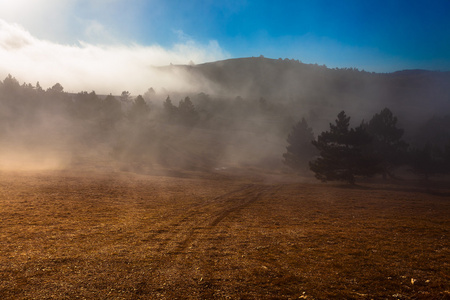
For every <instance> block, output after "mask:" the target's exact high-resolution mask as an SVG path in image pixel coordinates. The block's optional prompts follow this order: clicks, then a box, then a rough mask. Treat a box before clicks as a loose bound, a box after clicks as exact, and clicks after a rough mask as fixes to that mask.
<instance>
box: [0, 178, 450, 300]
mask: <svg viewBox="0 0 450 300" xmlns="http://www.w3.org/2000/svg"><path fill="white" fill-rule="evenodd" d="M0 220H1V223H0V298H1V299H331V298H334V299H450V238H449V235H450V187H448V188H446V187H445V185H443V186H441V187H438V188H434V189H432V190H427V189H425V188H421V187H418V186H417V185H415V184H412V183H401V184H399V183H380V182H378V183H369V182H365V183H361V185H360V186H356V187H348V186H345V185H340V184H336V183H328V184H323V183H320V182H316V181H314V180H312V179H311V180H303V179H301V178H292V177H289V176H287V177H286V176H284V175H276V174H275V175H271V176H265V177H262V176H260V177H255V176H245V175H243V174H239V175H233V174H232V172H228V173H227V172H222V173H221V171H215V172H212V173H202V172H191V173H186V172H181V171H180V172H172V173H166V174H164V173H161V174H153V175H149V174H135V173H132V172H123V171H122V172H121V171H115V172H106V171H104V172H103V171H95V172H87V171H82V170H79V171H39V172H37V171H34V172H31V171H28V172H12V171H9V172H6V171H3V172H0Z"/></svg>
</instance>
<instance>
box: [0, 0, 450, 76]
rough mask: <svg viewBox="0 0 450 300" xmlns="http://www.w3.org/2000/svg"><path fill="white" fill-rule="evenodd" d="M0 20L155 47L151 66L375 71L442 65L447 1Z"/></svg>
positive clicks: (35, 9) (212, 4)
mask: <svg viewBox="0 0 450 300" xmlns="http://www.w3.org/2000/svg"><path fill="white" fill-rule="evenodd" d="M0 20H2V21H3V25H2V26H3V27H2V28H0V30H3V31H5V30H6V31H8V30H9V31H8V32H9V33H8V34H9V35H10V36H11V33H10V32H11V31H14V32H16V31H20V30H21V31H22V33H21V34H24V35H27V36H28V37H29V38H32V39H33V43H40V44H39V45H41V46H42V45H43V44H42V43H46V45H50V44H51V45H52V46H53V49H56V48H58V47H60V48H61V47H66V50H67V51H68V52H71V51H75V52H76V51H80V52H83V51H84V54H83V55H86V54H85V52H87V48H88V47H90V49H93V48H95V47H100V49H101V50H102V51H117V50H118V49H122V50H123V48H124V47H125V48H127V49H128V50H129V51H128V52H127V53H128V54H130V55H131V56H133V55H134V54H132V53H131V52H132V50H133V49H134V48H138V49H139V50H141V51H142V50H143V49H144V50H146V51H147V50H148V51H150V50H151V51H150V52H151V53H150V54H149V53H148V52H147V54H148V55H149V56H152V55H153V56H154V55H155V53H159V56H155V57H157V58H155V59H153V60H152V59H150V60H149V61H148V63H149V64H168V63H170V62H173V63H188V62H189V61H191V60H192V61H194V62H195V63H202V62H206V61H213V60H218V59H226V58H237V57H249V56H259V55H264V56H265V57H269V58H280V57H281V58H290V59H298V60H300V61H302V62H305V63H318V64H320V65H322V64H325V65H327V66H328V67H331V68H334V67H356V68H359V69H364V70H367V71H375V72H392V71H396V70H402V69H418V68H420V69H430V70H443V71H447V70H450V1H449V0H425V1H414V0H409V1H405V0H377V1H374V0H347V1H345V0H343V1H329V0H317V1H313V0H309V1H303V0H298V1H296V0H289V1H288V0H284V1H282V0H281V1H280V0H279V1H264V0H259V1H257V0H242V1H236V0H229V1H217V0H190V1H185V0H184V1H183V0H147V1H145V0H65V1H61V0H33V1H29V0H14V1H11V0H0ZM11 26H12V27H11ZM11 28H13V29H11ZM14 28H15V29H14ZM8 34H5V33H3V36H8ZM1 36H2V33H1V31H0V38H1ZM22 38H23V37H20V38H18V40H21V39H22ZM11 39H16V37H14V38H9V41H11ZM0 43H1V41H0ZM3 43H4V44H5V43H7V42H3ZM8 43H10V42H8ZM29 44H30V43H29ZM0 46H1V44H0ZM8 47H9V46H8ZM8 47H6V46H5V47H4V49H3V50H4V51H6V50H5V49H6V48H8ZM67 47H72V49H70V51H69V49H67ZM130 47H131V48H130ZM132 47H134V48H133V49H132ZM9 48H11V47H9ZM9 48H8V49H9ZM149 49H150V50H149ZM0 50H1V49H0ZM97 50H99V49H97ZM52 51H56V50H52ZM99 51H100V50H99ZM91 52H92V51H91ZM111 53H112V52H111ZM16 54H17V53H16ZM122 54H123V53H122ZM33 55H35V54H33ZM83 55H80V56H83ZM123 55H125V54H123ZM142 55H143V54H142ZM75 56H76V55H75ZM85 57H86V56H85ZM116 57H117V56H116ZM46 59H49V58H46ZM61 59H62V58H61ZM1 71H2V70H1V69H0V72H1ZM0 75H1V74H0Z"/></svg>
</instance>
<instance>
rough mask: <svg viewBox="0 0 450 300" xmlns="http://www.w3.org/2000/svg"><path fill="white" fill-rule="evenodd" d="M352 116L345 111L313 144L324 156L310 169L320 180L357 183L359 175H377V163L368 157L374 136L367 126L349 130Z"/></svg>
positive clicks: (312, 164)
mask: <svg viewBox="0 0 450 300" xmlns="http://www.w3.org/2000/svg"><path fill="white" fill-rule="evenodd" d="M349 126H350V117H347V116H346V115H345V112H344V111H342V112H340V113H339V114H338V118H337V120H336V121H335V124H331V123H330V131H325V132H322V133H321V134H320V135H319V136H318V138H317V140H314V141H313V142H312V144H313V145H314V146H315V147H316V148H317V150H318V151H319V153H320V157H318V158H317V159H316V160H314V161H311V162H310V164H309V165H310V169H311V170H312V171H313V172H314V173H315V176H316V178H317V179H319V180H322V181H324V182H326V181H334V180H339V181H346V182H348V183H350V184H354V183H355V177H356V176H365V177H368V176H372V175H374V174H375V172H376V161H375V159H374V158H372V157H371V156H370V155H369V154H368V150H367V146H368V144H369V143H370V140H371V139H370V136H369V135H368V133H367V132H366V130H365V128H364V127H363V126H359V127H357V128H355V129H349Z"/></svg>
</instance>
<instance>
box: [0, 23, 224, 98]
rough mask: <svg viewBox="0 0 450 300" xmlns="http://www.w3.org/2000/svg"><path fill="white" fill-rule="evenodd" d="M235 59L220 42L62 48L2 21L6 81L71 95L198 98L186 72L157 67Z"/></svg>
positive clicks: (0, 70)
mask: <svg viewBox="0 0 450 300" xmlns="http://www.w3.org/2000/svg"><path fill="white" fill-rule="evenodd" d="M228 56H229V55H228V54H227V53H226V52H225V51H223V50H222V49H221V48H220V46H219V44H218V43H217V42H216V41H210V42H209V43H207V44H204V45H203V44H199V43H197V42H195V41H193V40H191V39H188V38H183V39H182V41H181V42H180V43H177V44H174V45H173V46H172V47H171V48H163V47H161V46H159V45H153V46H142V45H139V44H129V45H123V44H114V45H94V44H90V43H86V42H83V41H79V42H78V43H77V44H74V45H70V44H58V43H54V42H50V41H46V40H41V39H38V38H35V37H33V36H32V35H31V34H30V33H29V32H28V31H26V30H25V29H24V28H22V27H21V26H19V25H17V24H11V23H8V22H6V21H4V20H1V19H0V60H1V61H2V64H1V66H0V76H1V78H5V77H6V76H7V75H8V74H13V75H14V76H15V77H17V78H19V79H20V80H21V81H23V82H27V83H33V84H34V83H36V82H37V81H39V83H40V84H41V85H42V86H52V85H53V84H55V83H57V82H59V83H61V84H62V85H63V86H64V88H65V90H66V91H68V92H78V91H92V90H95V91H96V92H97V93H99V94H109V93H113V94H116V95H117V94H120V93H121V92H122V91H123V90H128V91H130V92H131V93H133V94H139V93H143V92H145V91H146V90H147V89H148V88H150V87H153V88H154V89H156V90H162V89H166V90H171V91H178V92H192V91H194V89H195V88H196V87H195V86H192V82H190V81H189V80H188V76H187V74H185V73H184V72H182V71H178V72H170V73H167V72H165V71H163V70H162V69H159V68H155V67H157V66H165V65H170V64H188V63H191V62H193V63H195V62H207V61H215V60H219V59H224V58H226V57H228Z"/></svg>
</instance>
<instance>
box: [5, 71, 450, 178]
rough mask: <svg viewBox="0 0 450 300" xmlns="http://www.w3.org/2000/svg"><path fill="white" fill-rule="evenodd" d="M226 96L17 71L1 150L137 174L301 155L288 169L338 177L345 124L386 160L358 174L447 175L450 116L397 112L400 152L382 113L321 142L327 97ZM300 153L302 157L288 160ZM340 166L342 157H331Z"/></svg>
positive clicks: (8, 89)
mask: <svg viewBox="0 0 450 300" xmlns="http://www.w3.org/2000/svg"><path fill="white" fill-rule="evenodd" d="M345 72H348V71H345ZM267 84H269V83H267ZM221 95H224V94H215V95H209V94H206V93H184V94H183V93H174V92H172V93H171V92H167V93H157V92H155V90H153V89H152V88H150V89H148V90H147V91H146V92H145V93H143V94H142V95H138V96H134V95H131V94H130V93H129V92H127V91H124V92H122V94H121V95H111V94H110V95H97V94H96V93H95V92H94V91H92V92H86V91H82V92H79V93H68V92H65V91H64V88H63V87H62V86H61V85H60V84H59V83H57V84H55V85H54V86H52V87H51V88H47V89H44V88H42V87H41V86H40V85H39V83H36V85H32V84H28V83H24V84H20V83H19V81H18V80H16V79H15V78H14V77H12V76H11V75H9V76H7V77H6V78H5V79H4V80H3V81H2V82H0V125H1V126H0V138H1V142H0V155H1V157H3V158H5V159H12V158H14V159H21V157H23V156H32V157H33V158H34V159H36V160H40V159H44V158H48V156H49V155H51V156H54V157H59V158H61V160H62V163H63V164H67V165H70V164H71V165H74V164H77V163H78V162H80V161H83V158H84V157H86V156H88V155H94V156H96V158H97V162H99V161H114V162H118V163H119V165H120V166H121V168H123V169H126V170H132V171H145V170H151V169H152V168H157V167H159V166H162V167H168V168H183V169H191V170H192V169H202V170H203V169H207V170H211V169H214V168H216V169H223V168H225V167H235V166H247V167H258V168H270V169H285V168H286V166H285V164H283V161H285V162H287V161H289V160H291V161H294V160H299V161H301V162H295V163H294V164H292V163H287V165H289V166H293V167H294V169H296V170H304V168H306V169H308V168H309V167H311V169H312V170H313V171H314V172H315V174H316V175H317V177H318V178H319V179H326V180H334V178H333V176H335V175H329V174H327V173H326V172H329V171H330V160H328V162H324V161H323V160H324V159H325V158H326V156H327V155H328V154H330V153H331V152H333V151H338V152H339V151H341V150H339V147H340V146H339V147H336V149H335V150H332V151H331V152H330V151H328V152H329V153H328V154H326V153H327V151H326V149H327V148H330V147H331V146H332V145H334V146H336V145H339V143H341V142H340V141H335V140H333V135H334V134H335V131H336V130H337V129H336V128H338V127H339V128H340V127H344V128H341V129H342V130H344V131H345V132H347V131H348V132H352V134H350V135H353V132H355V133H354V135H355V136H356V135H357V134H356V133H358V134H360V133H361V132H365V133H368V134H369V133H370V138H367V140H370V143H369V142H367V143H369V144H370V145H371V146H370V148H371V150H370V151H371V152H370V155H371V158H372V159H374V160H376V162H377V163H376V166H375V167H373V169H372V171H371V172H369V173H371V174H361V173H360V171H355V170H353V167H350V168H351V170H352V171H351V174H353V175H352V176H360V175H373V174H382V175H383V176H386V177H389V176H395V175H394V174H395V173H394V171H395V169H396V168H397V167H398V165H397V163H400V162H401V163H402V164H403V163H405V164H409V165H410V166H411V169H413V170H415V171H416V172H417V173H419V174H422V175H424V176H430V175H434V174H437V173H443V172H442V171H438V172H437V171H436V170H437V169H439V167H435V165H436V166H438V165H441V164H440V163H439V161H440V159H441V157H443V155H444V156H445V155H446V154H445V153H447V152H446V151H447V150H446V149H447V148H446V147H448V141H449V137H450V133H449V128H450V116H448V115H443V116H435V117H433V118H430V119H429V120H428V121H426V122H419V123H420V124H415V125H416V126H415V127H414V129H413V130H409V131H407V130H403V129H399V128H397V127H396V126H397V124H396V122H397V120H396V117H394V116H393V115H391V117H392V120H391V122H393V125H394V127H395V128H396V129H395V130H394V133H392V134H393V135H394V136H396V137H399V138H400V140H396V141H395V142H399V141H400V142H399V143H400V144H399V145H400V146H401V147H400V146H399V147H400V148H401V149H398V150H399V151H400V150H401V151H400V152H399V153H397V152H396V153H393V152H392V153H391V152H389V151H388V152H385V151H384V148H383V147H385V146H386V145H384V144H382V143H381V142H380V143H381V144H379V145H378V144H376V140H375V139H374V136H375V134H377V133H374V132H372V131H373V129H374V128H376V126H375V125H374V124H375V121H374V119H376V118H375V116H374V117H373V119H372V120H369V121H368V122H367V123H366V122H362V124H361V125H360V126H358V127H356V128H354V129H352V128H350V124H349V122H343V124H338V123H336V124H335V125H333V126H335V127H336V128H335V127H333V126H331V124H330V127H331V128H330V130H328V131H324V132H322V133H321V134H320V135H318V138H317V139H315V138H314V131H315V132H317V133H319V132H321V131H322V130H324V127H326V122H324V119H326V117H327V116H328V115H329V113H327V114H323V113H322V110H321V109H322V108H323V109H324V110H326V109H327V108H328V110H330V108H329V106H328V105H327V104H326V103H325V104H324V105H323V106H321V104H320V103H321V102H320V101H319V102H314V103H313V104H310V105H309V106H302V105H301V103H298V102H295V101H291V100H287V101H278V100H277V98H274V97H264V96H262V97H261V96H251V95H247V96H243V97H240V96H226V95H225V96H221ZM335 105H337V103H335ZM302 107H304V109H302ZM389 112H390V111H389ZM403 113H405V112H403ZM380 114H381V115H383V112H381V113H380ZM302 117H304V118H306V119H303V120H302ZM346 118H348V117H347V116H345V118H343V120H346ZM299 120H301V121H300V122H299V123H297V122H298V121H299ZM338 120H339V118H338ZM307 121H308V122H307ZM336 122H337V121H336ZM308 123H310V124H313V126H311V127H310V126H308ZM344 125H345V126H347V127H345V126H344ZM290 131H291V134H290V135H289V137H288V140H287V142H286V137H287V136H288V134H289V132H290ZM302 131H303V132H302ZM297 134H300V137H296V135H297ZM302 135H303V136H302ZM406 137H407V139H406ZM348 138H349V139H355V137H354V136H353V137H348ZM359 138H361V141H364V143H362V142H361V141H359V142H358V143H362V144H361V145H359V144H358V145H353V144H351V143H347V142H346V143H347V144H345V143H344V145H343V147H344V148H352V149H353V150H352V151H353V152H354V153H352V152H348V153H342V155H336V154H333V155H335V157H340V156H342V157H345V156H346V155H347V156H348V157H347V158H346V159H347V160H349V157H353V158H355V157H357V156H358V155H360V154H359V153H357V152H355V151H356V150H357V149H360V148H361V149H365V150H364V154H366V149H368V146H367V144H366V140H365V139H366V138H362V137H359ZM359 138H358V139H359ZM296 139H297V141H295V140H296ZM312 141H313V143H314V145H313V143H311V142H312ZM296 143H300V144H302V145H301V146H300V147H298V148H299V149H301V151H297V150H289V147H293V148H295V147H297V146H296ZM286 145H287V146H288V150H287V151H286ZM314 146H315V147H314ZM311 147H312V148H311ZM331 148H332V147H331ZM290 151H291V152H293V153H292V155H293V156H295V155H297V157H296V158H295V157H292V158H289V157H287V156H286V155H288V154H286V153H289V152H290ZM296 151H297V152H296ZM358 151H359V150H358ZM402 151H403V152H402ZM283 153H285V156H284V158H283V157H282V155H283ZM404 153H407V155H404ZM12 154H15V155H12ZM355 155H356V156H355ZM391 156H392V157H391ZM1 157H0V158H1ZM361 157H362V158H361V159H363V158H364V157H365V156H364V155H362V154H361ZM413 157H416V159H412V158H413ZM381 158H382V159H381ZM406 158H408V159H407V160H405V159H406ZM344 160H345V159H344ZM354 160H355V159H354ZM355 161H356V160H355ZM305 162H306V164H305ZM309 162H311V164H309ZM333 163H336V162H333V161H332V160H331V164H333ZM413 163H416V165H413ZM361 166H362V165H361ZM318 170H322V173H321V171H318ZM325 170H328V171H325ZM331 170H332V168H331ZM324 172H325V173H324ZM339 172H340V171H339ZM339 172H338V173H339ZM444 172H446V169H445V170H444ZM318 174H319V175H318ZM330 176H331V177H330ZM345 176H347V177H345V178H346V179H345V180H348V181H352V180H353V179H348V178H351V176H350V177H349V175H348V174H347V175H345Z"/></svg>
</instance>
